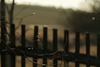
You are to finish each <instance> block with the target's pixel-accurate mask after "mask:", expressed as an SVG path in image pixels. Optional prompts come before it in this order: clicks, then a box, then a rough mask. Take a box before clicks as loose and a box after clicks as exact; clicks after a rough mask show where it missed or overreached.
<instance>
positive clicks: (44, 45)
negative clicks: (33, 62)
mask: <svg viewBox="0 0 100 67" xmlns="http://www.w3.org/2000/svg"><path fill="white" fill-rule="evenodd" d="M47 37H48V35H47V27H44V28H43V51H44V53H47V45H48V43H47ZM43 64H45V65H47V59H46V58H45V56H44V58H43ZM43 67H46V66H43Z"/></svg>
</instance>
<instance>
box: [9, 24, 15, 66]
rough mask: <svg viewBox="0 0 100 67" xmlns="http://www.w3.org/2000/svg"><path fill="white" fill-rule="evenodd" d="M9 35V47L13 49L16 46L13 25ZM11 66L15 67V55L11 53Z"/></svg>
mask: <svg viewBox="0 0 100 67" xmlns="http://www.w3.org/2000/svg"><path fill="white" fill-rule="evenodd" d="M10 34H11V37H10V38H11V47H12V48H14V47H15V46H16V45H15V25H14V24H11V31H10ZM11 65H12V67H15V54H14V53H13V54H12V55H11Z"/></svg>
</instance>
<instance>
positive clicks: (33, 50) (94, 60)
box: [0, 24, 100, 67]
mask: <svg viewBox="0 0 100 67" xmlns="http://www.w3.org/2000/svg"><path fill="white" fill-rule="evenodd" d="M11 27H12V28H11V33H10V41H11V42H10V43H9V44H5V43H4V42H3V39H1V41H2V42H3V43H2V42H1V44H0V45H1V46H0V48H1V49H0V54H1V56H2V58H1V67H9V66H10V67H15V56H21V67H25V59H27V57H32V58H33V61H32V63H33V67H37V65H38V63H37V59H38V58H42V59H43V64H41V66H42V67H49V66H47V58H50V57H55V58H54V59H53V66H54V67H58V60H63V61H64V62H66V63H69V62H75V67H80V66H79V64H86V66H87V67H90V66H91V65H94V66H96V67H100V34H98V35H97V57H96V56H90V34H89V33H86V54H80V53H79V51H80V50H79V49H80V32H76V33H75V34H76V35H75V36H76V37H75V53H72V52H69V31H68V30H64V44H63V45H64V51H58V49H57V47H58V44H57V43H58V38H57V37H58V36H57V31H58V30H57V29H53V51H50V50H48V49H47V46H48V40H47V39H48V33H47V32H48V28H47V27H44V28H43V50H41V51H39V48H38V44H39V43H38V26H35V27H34V38H33V47H28V48H27V47H26V45H25V25H21V46H16V44H15V25H14V24H12V25H11ZM2 31H3V30H2ZM1 34H3V33H1ZM7 56H9V57H10V58H9V59H6V57H7ZM23 61H24V62H23ZM8 62H9V64H7V63H8ZM65 67H67V66H65Z"/></svg>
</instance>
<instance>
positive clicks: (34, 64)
mask: <svg viewBox="0 0 100 67" xmlns="http://www.w3.org/2000/svg"><path fill="white" fill-rule="evenodd" d="M33 44H34V45H33V46H34V51H35V52H36V53H37V52H38V26H35V27H34V43H33ZM33 62H34V63H33V67H37V58H34V57H33Z"/></svg>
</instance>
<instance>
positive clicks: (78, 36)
mask: <svg viewBox="0 0 100 67" xmlns="http://www.w3.org/2000/svg"><path fill="white" fill-rule="evenodd" d="M79 49H80V33H79V32H76V39H75V53H76V54H77V55H78V54H79ZM76 60H77V59H76ZM75 67H79V63H78V62H77V61H76V63H75Z"/></svg>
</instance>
